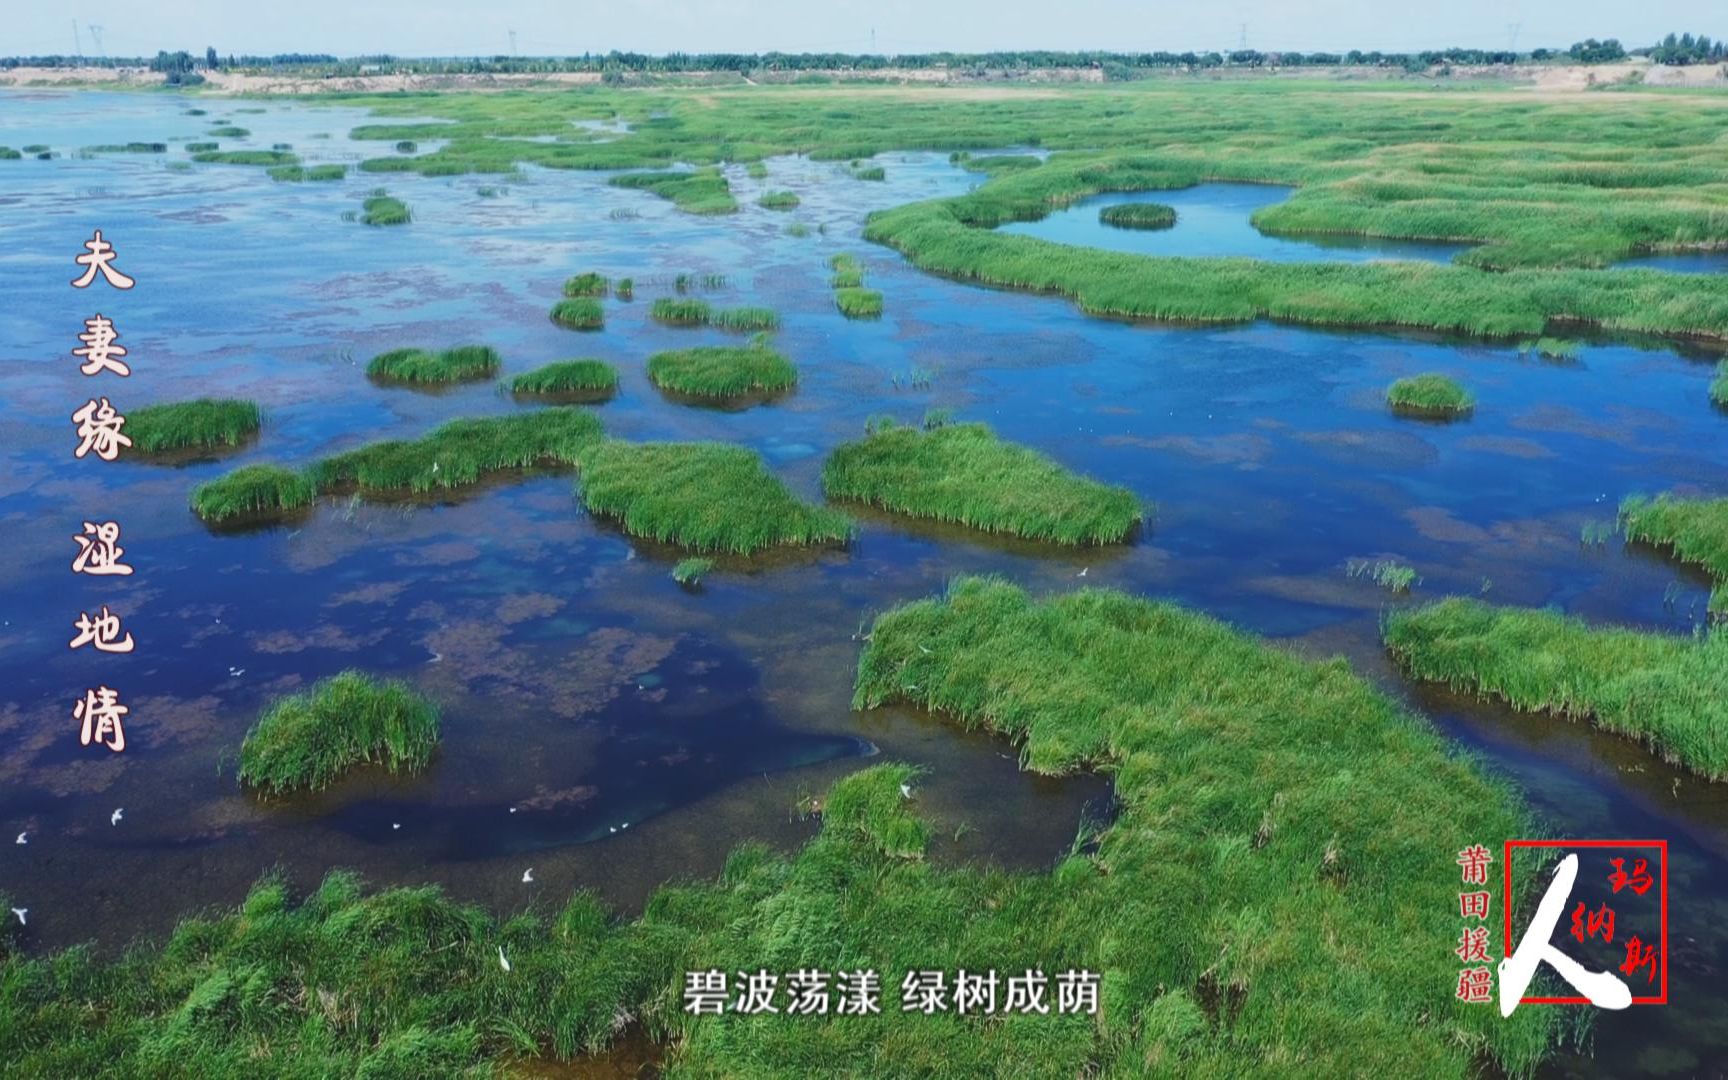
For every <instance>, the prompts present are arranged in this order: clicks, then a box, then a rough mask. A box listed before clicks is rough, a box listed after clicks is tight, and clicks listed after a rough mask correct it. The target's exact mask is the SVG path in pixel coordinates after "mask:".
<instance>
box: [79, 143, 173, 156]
mask: <svg viewBox="0 0 1728 1080" xmlns="http://www.w3.org/2000/svg"><path fill="white" fill-rule="evenodd" d="M83 152H84V153H86V154H165V153H167V152H168V144H167V143H159V142H129V143H103V144H101V145H100V146H86V147H84V150H83Z"/></svg>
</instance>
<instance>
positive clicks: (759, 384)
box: [648, 344, 798, 398]
mask: <svg viewBox="0 0 1728 1080" xmlns="http://www.w3.org/2000/svg"><path fill="white" fill-rule="evenodd" d="M648 378H649V379H650V380H652V381H653V382H654V384H655V385H656V386H661V387H664V388H665V389H667V390H672V391H675V392H677V393H680V394H689V395H691V396H694V397H708V398H728V397H739V396H741V395H745V394H756V393H770V394H771V393H779V392H781V391H784V390H790V389H791V388H792V387H793V386H795V385H796V384H797V382H798V370H797V369H796V368H794V367H793V366H792V361H790V360H788V359H786V357H784V356H782V355H780V354H779V353H777V352H775V351H774V350H773V349H770V348H768V347H766V346H764V345H760V344H751V345H700V346H697V347H696V348H692V349H673V350H670V351H667V352H658V353H655V354H654V355H653V356H650V357H649V358H648Z"/></svg>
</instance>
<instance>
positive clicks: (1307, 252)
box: [999, 183, 1470, 262]
mask: <svg viewBox="0 0 1728 1080" xmlns="http://www.w3.org/2000/svg"><path fill="white" fill-rule="evenodd" d="M1295 190H1296V189H1295V188H1289V187H1281V186H1277V185H1272V184H1224V183H1218V184H1197V185H1195V186H1194V187H1191V188H1180V189H1177V190H1174V191H1139V192H1109V193H1106V194H1103V195H1093V196H1091V197H1089V198H1085V199H1081V200H1080V201H1079V202H1076V203H1073V204H1071V205H1069V206H1065V207H1063V208H1062V209H1060V210H1056V211H1052V212H1051V213H1050V214H1049V215H1048V216H1047V217H1044V218H1040V219H1039V220H1037V221H1015V222H1010V223H1008V224H1006V225H1002V226H1000V228H999V231H1001V232H1006V233H1017V234H1019V235H1022V236H1036V237H1038V238H1039V239H1042V240H1053V241H1055V242H1056V243H1059V244H1077V245H1080V246H1083V247H1095V248H1104V249H1105V250H1108V251H1125V252H1128V253H1129V254H1132V255H1191V256H1207V257H1212V256H1220V255H1233V256H1241V257H1243V258H1252V259H1268V260H1270V261H1272V262H1370V261H1373V260H1376V259H1420V260H1422V261H1424V262H1450V261H1451V259H1452V256H1453V255H1455V254H1457V253H1458V252H1460V251H1463V250H1465V249H1466V248H1468V247H1469V246H1470V245H1469V244H1454V243H1442V242H1438V241H1415V240H1388V239H1382V238H1379V237H1372V236H1303V237H1283V236H1273V235H1271V234H1269V233H1263V232H1261V231H1260V230H1259V229H1257V228H1255V227H1254V223H1253V221H1252V220H1251V219H1252V217H1253V214H1254V211H1256V210H1259V209H1260V208H1261V207H1265V206H1272V205H1273V204H1275V203H1281V202H1283V201H1284V200H1285V199H1288V198H1289V197H1290V196H1291V194H1292V193H1293V192H1294V191H1295ZM1143 202H1150V203H1161V204H1163V205H1165V206H1168V207H1171V208H1173V209H1174V210H1175V211H1176V224H1175V225H1173V226H1171V227H1170V228H1168V229H1123V228H1118V227H1117V226H1114V225H1106V224H1104V223H1103V222H1102V221H1099V220H1098V211H1100V210H1102V209H1103V208H1104V207H1106V206H1115V205H1117V204H1118V203H1143Z"/></svg>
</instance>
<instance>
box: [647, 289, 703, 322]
mask: <svg viewBox="0 0 1728 1080" xmlns="http://www.w3.org/2000/svg"><path fill="white" fill-rule="evenodd" d="M713 313H714V309H713V308H712V307H711V306H709V303H708V301H706V300H695V299H687V298H682V297H671V296H662V297H659V298H657V299H656V300H655V301H654V304H653V306H652V307H650V308H649V309H648V317H649V318H651V319H653V320H654V321H655V322H662V323H667V324H669V325H672V326H701V325H703V324H705V323H706V322H707V321H708V319H709V317H710V316H712V315H713Z"/></svg>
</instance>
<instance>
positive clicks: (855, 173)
mask: <svg viewBox="0 0 1728 1080" xmlns="http://www.w3.org/2000/svg"><path fill="white" fill-rule="evenodd" d="M852 179H854V180H886V179H888V174H887V173H886V172H884V171H883V169H882V166H880V165H870V166H866V167H865V168H862V169H854V170H852Z"/></svg>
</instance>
